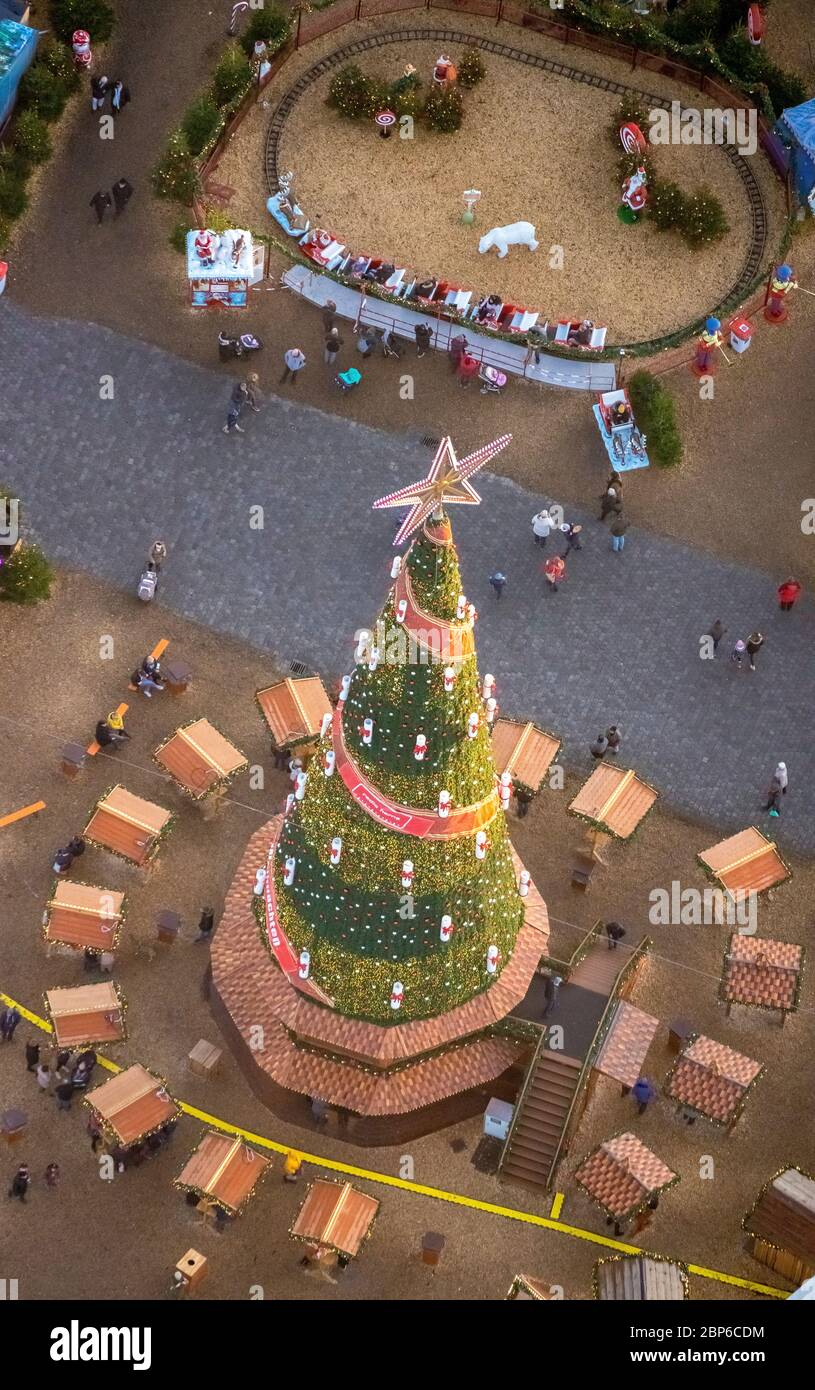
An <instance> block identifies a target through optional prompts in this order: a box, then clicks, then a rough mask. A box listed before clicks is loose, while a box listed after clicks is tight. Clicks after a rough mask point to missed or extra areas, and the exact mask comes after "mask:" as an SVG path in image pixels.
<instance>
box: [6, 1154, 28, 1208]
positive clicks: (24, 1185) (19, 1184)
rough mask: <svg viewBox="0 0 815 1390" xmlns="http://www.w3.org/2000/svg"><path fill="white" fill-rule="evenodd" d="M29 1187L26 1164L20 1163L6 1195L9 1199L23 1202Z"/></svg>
mask: <svg viewBox="0 0 815 1390" xmlns="http://www.w3.org/2000/svg"><path fill="white" fill-rule="evenodd" d="M30 1186H31V1174H30V1173H29V1171H28V1164H27V1163H21V1164H20V1166H19V1168H18V1169H17V1172H16V1173H15V1174H14V1177H13V1178H12V1180H11V1187H10V1188H9V1190H8V1195H9V1197H10V1198H12V1197H17V1198H18V1200H19V1201H21V1202H24V1201H25V1197H26V1193H27V1192H28V1189H29V1187H30Z"/></svg>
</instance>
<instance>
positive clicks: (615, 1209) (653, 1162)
mask: <svg viewBox="0 0 815 1390" xmlns="http://www.w3.org/2000/svg"><path fill="white" fill-rule="evenodd" d="M574 1180H575V1182H576V1183H578V1184H579V1186H580V1187H582V1188H583V1190H584V1192H587V1193H588V1195H589V1196H590V1197H593V1198H594V1200H595V1202H598V1203H599V1204H600V1206H601V1207H602V1208H603V1210H604V1211H607V1212H608V1214H609V1215H610V1216H613V1217H614V1218H615V1219H616V1220H618V1221H621V1220H622V1219H623V1218H624V1217H626V1216H630V1215H631V1214H632V1213H633V1212H635V1211H640V1210H641V1208H642V1207H644V1206H645V1204H646V1202H647V1201H648V1199H649V1197H654V1196H656V1194H657V1193H659V1192H662V1191H663V1189H664V1188H666V1187H670V1186H671V1185H672V1184H673V1183H675V1182H676V1181H677V1176H676V1173H673V1172H672V1171H671V1169H670V1168H668V1167H667V1165H666V1164H664V1163H663V1162H662V1159H661V1158H658V1157H657V1155H656V1154H655V1153H652V1151H651V1150H650V1149H647V1148H646V1147H645V1145H644V1144H643V1143H641V1142H640V1140H639V1139H638V1138H637V1136H636V1135H635V1134H618V1135H617V1137H616V1139H607V1140H606V1141H605V1143H604V1144H601V1145H600V1147H599V1148H598V1149H595V1151H594V1153H592V1154H589V1156H588V1158H585V1159H584V1160H583V1162H582V1163H581V1165H580V1167H579V1168H578V1169H577V1171H576V1172H575V1175H574Z"/></svg>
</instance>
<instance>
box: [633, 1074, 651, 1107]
mask: <svg viewBox="0 0 815 1390" xmlns="http://www.w3.org/2000/svg"><path fill="white" fill-rule="evenodd" d="M631 1095H632V1098H633V1100H634V1102H635V1104H636V1106H637V1114H638V1115H644V1114H645V1112H646V1110H647V1109H648V1106H649V1105H650V1104H651V1102H652V1101H655V1100H656V1098H657V1090H656V1087H655V1086H652V1085H651V1082H650V1081H649V1080H648V1078H647V1077H646V1076H641V1077H639V1078H638V1080H637V1081H635V1082H634V1085H633V1086H632V1087H631Z"/></svg>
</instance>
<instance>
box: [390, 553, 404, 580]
mask: <svg viewBox="0 0 815 1390" xmlns="http://www.w3.org/2000/svg"><path fill="white" fill-rule="evenodd" d="M401 570H402V557H401V555H394V557H393V564H392V565H391V579H397V578H398V577H399V574H400V573H401Z"/></svg>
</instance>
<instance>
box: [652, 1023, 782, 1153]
mask: <svg viewBox="0 0 815 1390" xmlns="http://www.w3.org/2000/svg"><path fill="white" fill-rule="evenodd" d="M763 1070H764V1067H763V1065H762V1063H761V1062H754V1061H753V1059H752V1057H745V1056H743V1055H742V1053H740V1052H734V1051H733V1048H732V1047H725V1045H724V1043H718V1042H714V1040H713V1038H706V1037H703V1036H702V1035H701V1034H700V1035H699V1036H698V1037H696V1038H694V1039H692V1040H691V1041H690V1042H689V1043H688V1045H687V1046H686V1047H685V1048H684V1050H683V1051H682V1052H681V1053H680V1054H679V1056H678V1057H677V1059H676V1063H675V1065H674V1067H673V1070H672V1071H671V1072H669V1074H668V1077H667V1080H666V1082H665V1094H666V1095H667V1096H669V1097H670V1098H671V1100H675V1101H677V1102H678V1104H679V1105H680V1106H681V1107H684V1108H685V1109H686V1110H690V1111H693V1112H694V1114H695V1115H704V1116H705V1118H706V1119H708V1120H714V1121H715V1122H716V1123H717V1124H723V1125H727V1126H728V1128H729V1129H732V1128H733V1125H734V1124H735V1123H736V1120H737V1119H738V1117H739V1115H740V1114H741V1111H742V1107H743V1105H744V1102H745V1100H746V1099H747V1093H748V1091H749V1090H750V1087H751V1086H752V1085H753V1084H754V1083H755V1082H756V1081H757V1080H758V1078H759V1076H760V1075H761V1073H762V1072H763Z"/></svg>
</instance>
